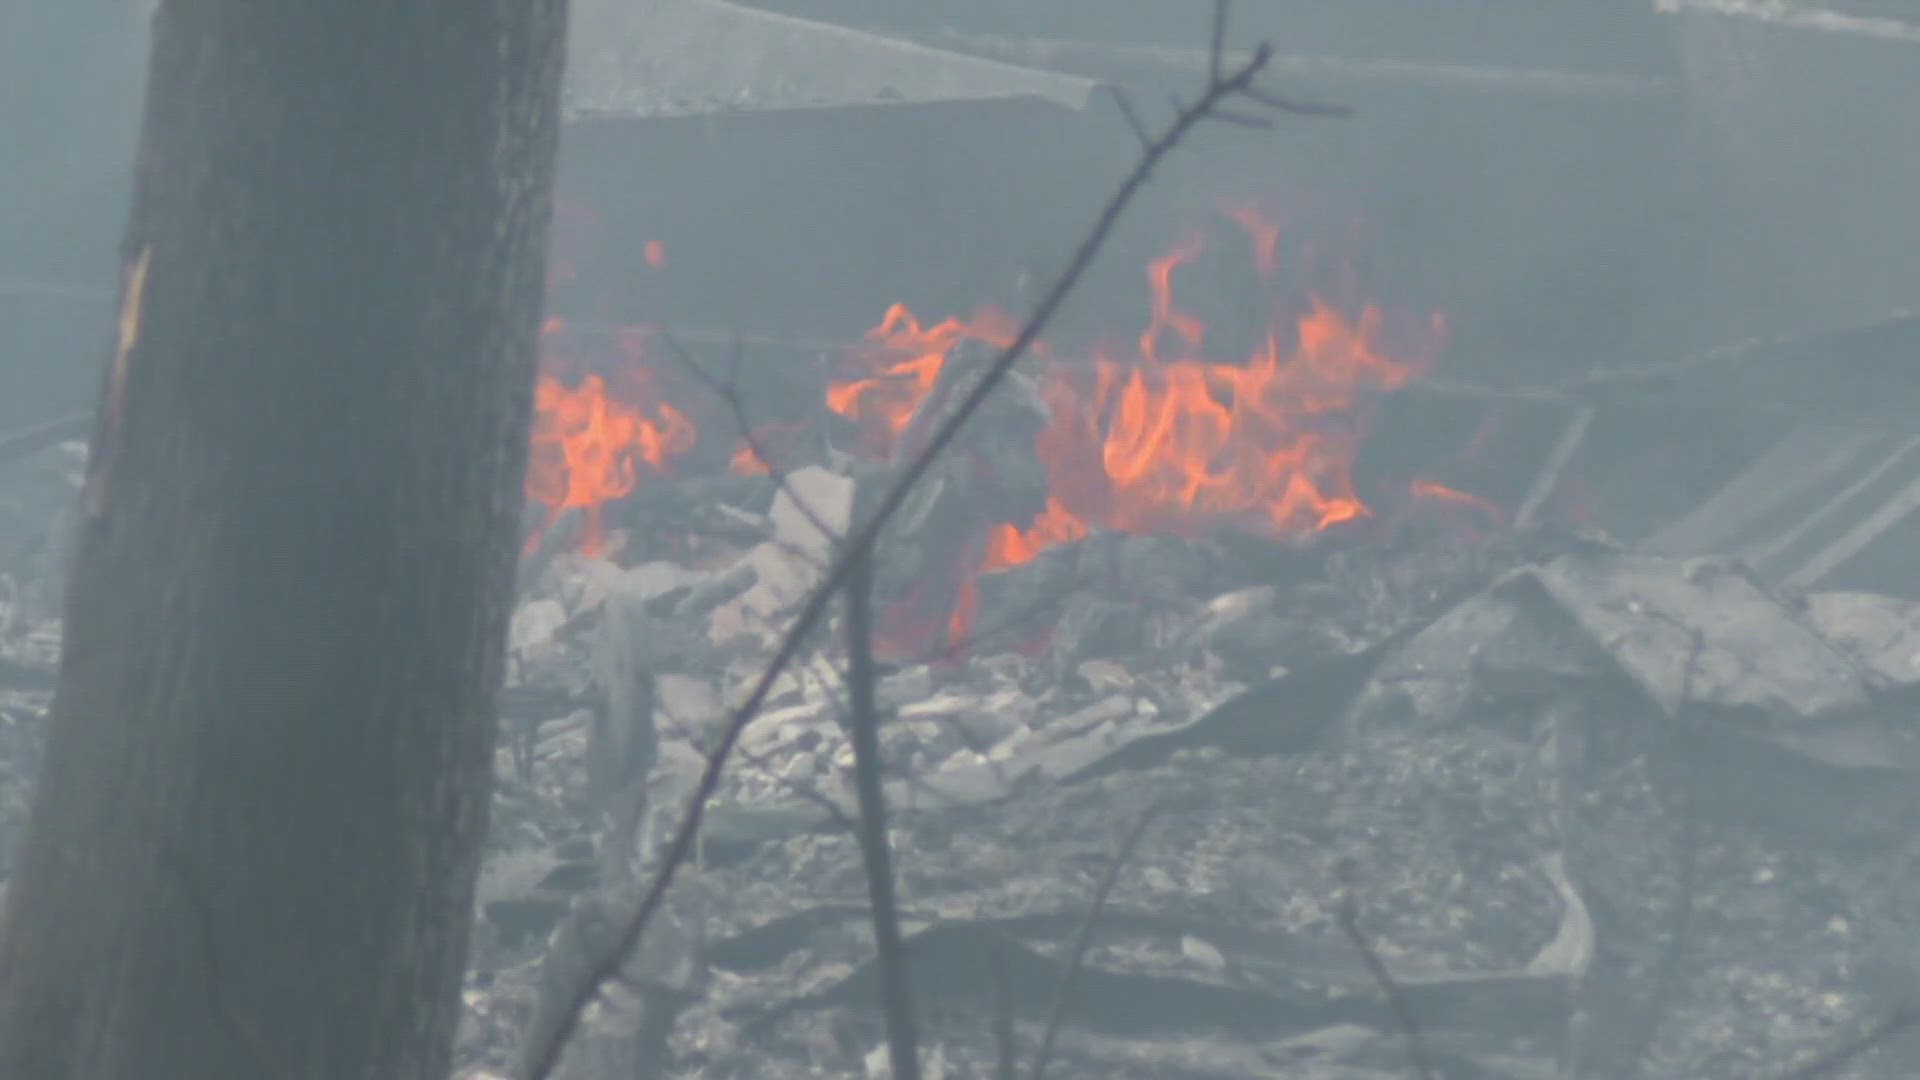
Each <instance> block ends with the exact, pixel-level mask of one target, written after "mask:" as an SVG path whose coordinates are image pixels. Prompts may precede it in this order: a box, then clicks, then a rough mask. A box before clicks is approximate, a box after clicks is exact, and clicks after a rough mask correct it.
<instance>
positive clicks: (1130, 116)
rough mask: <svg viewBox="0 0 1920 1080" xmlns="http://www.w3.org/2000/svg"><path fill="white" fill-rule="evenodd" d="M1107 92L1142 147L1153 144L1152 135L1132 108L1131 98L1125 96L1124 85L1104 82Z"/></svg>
mask: <svg viewBox="0 0 1920 1080" xmlns="http://www.w3.org/2000/svg"><path fill="white" fill-rule="evenodd" d="M1105 85H1106V88H1107V92H1108V93H1110V94H1112V95H1113V103H1114V104H1115V105H1117V106H1119V108H1120V115H1121V116H1123V117H1125V118H1126V121H1127V126H1128V127H1130V128H1132V129H1133V134H1134V137H1135V138H1137V139H1139V140H1140V145H1141V146H1142V147H1147V146H1152V145H1153V136H1152V135H1149V134H1147V125H1146V124H1144V123H1142V122H1141V121H1140V114H1139V113H1138V112H1136V111H1135V110H1134V107H1133V99H1132V98H1131V97H1129V96H1127V91H1126V88H1125V87H1121V86H1116V85H1114V84H1113V83H1107V84H1105Z"/></svg>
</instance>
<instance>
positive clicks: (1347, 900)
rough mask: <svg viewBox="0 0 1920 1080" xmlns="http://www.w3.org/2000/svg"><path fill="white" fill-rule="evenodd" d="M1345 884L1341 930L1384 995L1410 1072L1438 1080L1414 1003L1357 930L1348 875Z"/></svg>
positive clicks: (1356, 906)
mask: <svg viewBox="0 0 1920 1080" xmlns="http://www.w3.org/2000/svg"><path fill="white" fill-rule="evenodd" d="M1344 876H1346V877H1347V882H1346V884H1345V886H1344V889H1343V895H1342V896H1341V897H1340V929H1341V930H1342V931H1344V932H1345V933H1346V935H1347V940H1349V941H1351V942H1353V947H1354V949H1355V950H1356V951H1358V952H1359V953H1360V959H1361V961H1362V962H1363V963H1365V964H1366V965H1367V972H1368V974H1370V975H1372V976H1373V981H1374V982H1375V983H1377V984H1378V985H1379V987H1380V992H1381V993H1383V994H1385V995H1386V996H1387V1008H1389V1009H1392V1010H1393V1018H1394V1021H1395V1022H1396V1023H1398V1024H1399V1025H1400V1034H1401V1036H1402V1037H1403V1038H1404V1039H1405V1040H1406V1043H1407V1060H1408V1061H1409V1062H1410V1063H1411V1064H1412V1065H1413V1073H1414V1075H1415V1076H1417V1077H1419V1078H1420V1080H1438V1077H1439V1076H1440V1073H1439V1072H1438V1071H1437V1070H1436V1069H1434V1067H1433V1058H1432V1057H1431V1056H1430V1055H1429V1054H1428V1053H1427V1041H1426V1038H1425V1036H1423V1035H1422V1034H1421V1032H1420V1020H1419V1018H1418V1017H1416V1016H1415V1015H1414V1013H1413V1003H1412V1002H1410V1001H1408V1000H1407V994H1406V991H1405V990H1404V989H1402V988H1401V986H1400V983H1399V982H1398V981H1397V980H1395V979H1394V977H1393V973H1392V972H1390V971H1388V970H1387V965H1386V963H1385V962H1384V961H1382V960H1381V959H1380V952H1379V950H1377V949H1375V948H1374V947H1373V942H1371V941H1369V940H1367V935H1366V934H1364V933H1362V932H1361V930H1360V902H1359V899H1358V897H1357V895H1356V890H1355V888H1354V884H1353V879H1352V875H1351V873H1350V872H1349V873H1346V874H1345V875H1344Z"/></svg>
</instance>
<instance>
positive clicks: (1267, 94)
mask: <svg viewBox="0 0 1920 1080" xmlns="http://www.w3.org/2000/svg"><path fill="white" fill-rule="evenodd" d="M1242 94H1243V96H1245V97H1246V98H1247V99H1248V100H1250V101H1256V102H1259V103H1260V104H1262V105H1265V106H1266V107H1267V108H1269V109H1274V110H1277V111H1279V112H1286V113H1293V114H1294V115H1295V116H1317V117H1322V118H1331V117H1343V116H1352V115H1353V108H1352V107H1351V106H1348V105H1331V104H1328V103H1326V102H1323V101H1295V100H1294V99H1292V98H1290V97H1284V96H1282V95H1280V94H1276V93H1274V92H1273V91H1271V90H1263V89H1260V88H1259V87H1249V88H1248V89H1246V90H1244V91H1242Z"/></svg>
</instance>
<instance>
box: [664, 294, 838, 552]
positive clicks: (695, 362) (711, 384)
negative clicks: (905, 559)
mask: <svg viewBox="0 0 1920 1080" xmlns="http://www.w3.org/2000/svg"><path fill="white" fill-rule="evenodd" d="M660 336H661V337H663V338H665V339H666V342H667V349H668V350H669V351H670V352H672V353H673V356H674V359H675V360H677V361H679V362H680V366H681V367H683V368H686V369H687V373H688V374H690V375H692V376H693V377H694V380H695V381H697V382H699V383H700V384H701V385H702V386H704V387H706V388H707V390H708V391H709V392H711V393H712V394H713V395H714V396H715V397H717V398H719V399H720V400H721V401H724V402H726V404H727V410H728V411H729V412H731V413H732V414H733V424H734V427H736V428H738V429H739V431H740V439H741V441H742V442H745V443H746V444H747V449H748V450H749V451H751V452H752V453H753V456H754V457H755V458H757V459H759V461H760V464H762V465H764V466H766V468H767V475H768V476H770V477H772V478H773V482H774V484H775V486H776V487H778V488H779V490H781V491H784V492H786V495H787V500H788V501H789V502H791V503H793V505H794V507H795V508H796V509H798V510H799V511H800V514H801V516H803V517H805V518H806V519H807V524H809V525H811V526H813V527H814V528H815V529H818V530H819V531H820V535H821V536H825V537H828V538H829V539H831V540H833V541H834V542H835V543H838V542H840V541H841V540H843V539H845V537H843V536H841V535H840V531H839V530H838V529H834V528H832V527H830V526H829V525H828V524H827V522H826V519H825V518H823V517H821V516H820V513H819V511H817V510H815V509H814V508H813V506H812V505H811V504H810V503H808V502H807V500H805V499H803V498H801V497H800V493H799V492H798V491H796V490H794V487H793V484H792V483H791V482H790V481H789V480H788V478H787V471H786V469H785V467H784V466H783V465H782V464H781V463H780V462H778V461H775V460H774V455H773V454H771V453H770V452H768V450H767V448H766V447H765V446H764V445H762V444H761V441H760V438H759V436H757V435H755V434H754V433H753V418H752V417H750V416H748V415H747V403H746V402H745V401H744V400H743V399H742V398H741V397H740V387H739V384H738V383H737V382H736V381H735V376H736V374H737V373H738V371H739V368H740V351H741V345H740V337H739V335H737V334H736V335H734V338H733V355H732V362H731V363H730V364H729V365H728V371H727V376H726V378H724V379H723V378H721V377H720V376H718V375H715V374H714V373H713V372H711V371H709V370H707V367H706V365H704V364H702V363H700V361H699V359H698V358H697V357H695V356H694V355H693V353H692V352H691V351H689V350H688V349H687V348H686V347H685V346H683V345H681V344H680V339H679V338H677V337H675V336H674V335H673V333H672V332H671V331H668V332H665V333H663V334H661V335H660ZM809 560H810V561H811V557H810V556H809Z"/></svg>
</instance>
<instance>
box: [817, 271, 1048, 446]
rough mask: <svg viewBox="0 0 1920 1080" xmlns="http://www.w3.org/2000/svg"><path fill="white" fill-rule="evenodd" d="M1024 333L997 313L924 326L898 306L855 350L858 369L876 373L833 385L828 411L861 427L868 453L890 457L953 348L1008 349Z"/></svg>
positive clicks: (930, 391) (883, 317)
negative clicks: (972, 344) (966, 344)
mask: <svg viewBox="0 0 1920 1080" xmlns="http://www.w3.org/2000/svg"><path fill="white" fill-rule="evenodd" d="M1018 330H1019V327H1017V326H1016V325H1014V323H1013V322H1012V321H1011V320H1009V319H1008V318H1007V317H1006V316H1005V315H1002V314H1000V313H999V312H997V311H994V310H992V309H983V310H981V311H980V312H978V313H976V314H975V315H974V317H973V318H971V319H967V320H964V321H962V320H960V319H944V320H942V321H940V322H938V323H935V324H934V325H932V326H926V327H923V326H921V325H920V320H918V319H916V318H914V317H913V312H911V311H908V310H907V307H906V305H905V304H894V305H893V306H891V307H889V308H887V312H886V314H885V315H883V316H881V319H880V325H878V326H876V327H874V328H873V329H871V330H869V331H867V332H866V335H865V336H864V337H863V338H862V339H861V340H860V343H859V344H858V345H857V346H855V347H854V350H853V357H852V359H853V362H854V364H855V365H856V366H858V367H860V368H862V369H864V370H867V371H872V372H874V374H873V375H871V376H868V377H866V378H858V379H853V380H851V381H849V382H843V383H834V384H833V385H831V386H829V387H828V388H827V408H829V409H832V410H833V411H834V412H836V413H839V414H840V415H841V416H844V417H846V418H847V419H849V420H852V421H853V422H854V423H855V424H856V425H857V426H858V427H859V429H860V433H861V434H860V438H861V446H862V448H863V449H866V450H868V451H870V452H885V451H886V450H888V449H891V448H892V446H893V443H894V440H896V439H897V438H899V436H900V433H901V432H902V431H904V430H906V427H907V421H909V420H911V419H912V418H913V410H914V409H915V408H916V407H918V406H919V404H920V402H921V400H922V399H924V398H925V397H926V396H927V395H928V394H930V393H932V392H933V387H934V383H935V381H937V380H938V379H939V377H940V367H941V364H942V363H943V362H944V361H945V360H946V356H947V351H948V350H949V349H952V348H953V347H954V346H955V345H957V344H959V343H960V342H962V341H965V340H969V339H971V340H975V341H984V342H986V343H987V344H989V345H992V346H994V347H995V348H1005V347H1006V346H1007V345H1009V344H1011V343H1012V342H1013V338H1014V335H1015V333H1017V332H1018Z"/></svg>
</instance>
